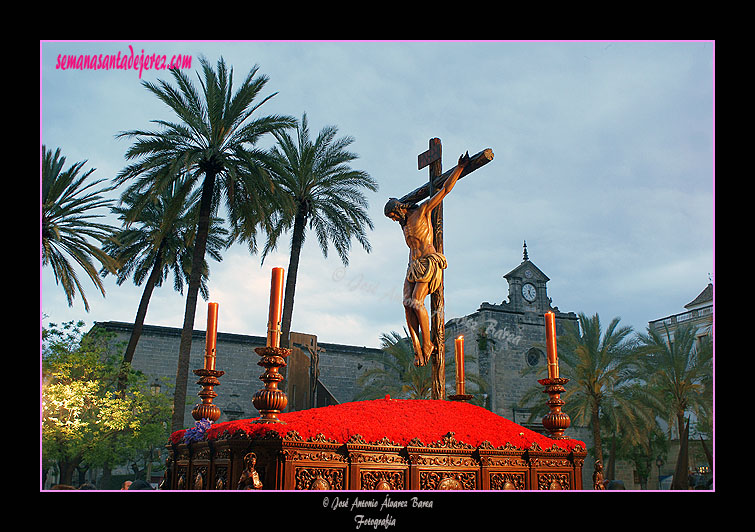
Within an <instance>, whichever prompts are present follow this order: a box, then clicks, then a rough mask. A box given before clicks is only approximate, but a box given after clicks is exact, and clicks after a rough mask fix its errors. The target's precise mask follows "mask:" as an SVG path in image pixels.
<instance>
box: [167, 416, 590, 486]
mask: <svg viewBox="0 0 755 532" xmlns="http://www.w3.org/2000/svg"><path fill="white" fill-rule="evenodd" d="M522 430H523V431H524V430H526V429H524V428H522ZM540 441H541V443H542V440H540ZM549 441H551V442H553V445H552V446H551V447H550V448H548V449H543V448H542V446H541V445H540V444H538V443H537V442H533V443H532V444H531V446H530V447H529V448H527V449H522V448H517V447H515V446H514V445H512V444H510V443H506V444H505V445H502V446H498V447H494V446H493V445H492V444H491V443H490V442H489V441H487V440H486V441H483V442H482V443H480V444H479V445H476V446H474V445H470V444H467V443H464V442H462V441H459V440H457V438H456V436H455V434H454V433H453V432H450V433H448V434H446V436H444V437H442V438H441V439H440V440H438V441H435V442H432V443H429V444H424V443H422V442H421V441H419V440H418V439H416V438H415V439H413V440H411V441H409V442H408V443H407V444H399V443H396V442H393V441H391V440H389V439H388V437H385V438H383V439H382V440H380V441H372V442H367V441H365V440H364V438H363V437H362V436H360V435H358V434H354V435H352V436H351V437H350V438H349V439H348V440H347V441H346V442H345V443H343V442H338V441H336V440H334V439H328V438H326V437H325V436H323V435H322V434H317V435H315V436H312V437H309V438H306V439H304V438H302V437H301V436H300V435H299V433H297V432H296V431H295V430H291V431H288V432H286V433H284V435H281V433H279V432H275V431H269V432H266V433H264V435H262V436H259V435H253V436H250V435H249V434H247V433H244V432H241V431H238V432H236V433H234V434H229V433H228V432H224V433H222V434H218V435H216V437H214V438H213V439H210V440H203V441H198V442H194V443H182V442H178V443H175V442H174V443H170V444H169V445H168V450H169V453H170V458H169V459H168V470H167V471H166V476H165V480H164V481H163V485H162V486H161V489H173V490H236V489H265V490H318V489H321V490H412V491H418V490H553V489H557V490H581V489H582V467H583V464H584V459H585V456H586V455H587V453H586V451H585V449H584V446H583V444H582V445H580V444H581V443H582V442H577V443H576V444H575V443H574V442H575V440H570V441H569V442H570V443H571V445H570V446H567V445H564V443H566V442H564V443H562V442H563V440H549ZM559 444H562V445H564V447H570V448H569V449H568V450H566V449H565V448H562V447H559ZM250 453H253V454H250Z"/></svg>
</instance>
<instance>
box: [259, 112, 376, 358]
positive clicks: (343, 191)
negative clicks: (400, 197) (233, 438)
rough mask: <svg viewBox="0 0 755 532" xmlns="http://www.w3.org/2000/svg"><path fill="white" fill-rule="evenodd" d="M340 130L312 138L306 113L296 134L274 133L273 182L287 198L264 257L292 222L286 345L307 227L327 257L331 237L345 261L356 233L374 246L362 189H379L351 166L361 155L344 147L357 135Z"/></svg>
mask: <svg viewBox="0 0 755 532" xmlns="http://www.w3.org/2000/svg"><path fill="white" fill-rule="evenodd" d="M337 133H338V129H337V128H336V127H335V126H327V127H325V128H323V129H322V130H321V131H320V133H319V135H318V136H317V138H316V139H315V141H314V142H312V141H311V140H310V136H309V127H308V125H307V115H306V113H305V114H304V115H303V116H302V120H301V123H300V124H297V137H296V139H293V138H292V137H291V136H290V135H289V134H288V133H287V132H284V131H280V132H276V133H275V137H276V139H277V140H278V144H277V146H275V147H273V148H272V150H271V153H272V156H273V159H274V161H275V164H274V173H275V182H276V184H277V185H278V186H279V187H280V188H281V189H282V190H283V193H284V195H286V196H287V197H288V201H287V204H286V205H285V206H284V207H283V208H281V209H280V210H278V211H277V212H276V215H275V218H274V220H273V221H272V224H271V230H270V231H268V240H267V244H266V245H265V249H264V251H263V254H262V260H263V261H264V260H265V256H266V255H267V253H268V252H270V251H271V250H273V249H275V248H276V246H277V244H278V239H279V238H280V236H281V235H282V234H283V233H285V232H286V231H288V230H289V229H292V228H293V231H292V235H291V253H290V258H289V264H288V276H287V279H286V288H285V296H284V302H283V316H282V320H281V321H282V323H281V338H282V341H283V342H285V344H284V345H288V335H289V332H290V331H291V318H292V316H293V310H294V294H295V291H296V278H297V275H298V272H299V257H300V255H301V249H302V245H303V244H304V239H305V237H306V230H307V227H308V226H309V229H311V230H313V231H314V232H315V235H316V237H317V241H318V243H319V244H320V249H321V250H322V253H323V255H324V256H325V257H327V256H328V243H329V242H332V244H333V247H335V249H336V251H337V252H338V255H339V257H340V258H341V261H342V262H343V264H344V266H347V265H348V263H349V255H348V254H349V250H350V248H351V239H352V237H354V238H356V239H357V241H358V242H359V243H360V244H361V245H362V247H363V248H364V249H365V250H366V251H367V252H368V253H369V252H370V251H371V246H370V243H369V241H368V240H367V236H366V234H365V227H369V228H370V229H372V228H373V225H372V220H370V217H369V216H368V214H367V200H366V198H365V197H364V194H363V193H362V189H367V190H370V191H373V192H375V191H377V188H378V186H377V183H376V182H375V180H373V179H372V178H371V177H370V176H369V174H367V173H366V172H362V171H359V170H353V169H352V168H351V167H350V166H349V163H350V162H351V161H353V160H355V159H357V157H358V156H357V155H355V154H353V153H350V152H348V151H346V148H347V147H348V146H349V145H350V144H351V143H352V142H354V139H353V138H352V137H343V138H340V139H337V138H336V135H337Z"/></svg>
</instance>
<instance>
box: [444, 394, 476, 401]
mask: <svg viewBox="0 0 755 532" xmlns="http://www.w3.org/2000/svg"><path fill="white" fill-rule="evenodd" d="M472 397H474V395H471V394H468V393H457V394H454V395H449V396H448V399H449V400H450V401H469V400H470V399H471V398H472Z"/></svg>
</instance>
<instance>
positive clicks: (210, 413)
mask: <svg viewBox="0 0 755 532" xmlns="http://www.w3.org/2000/svg"><path fill="white" fill-rule="evenodd" d="M224 374H225V371H219V370H215V369H204V368H202V369H195V370H194V375H197V376H199V377H201V378H200V379H199V380H198V381H197V384H199V385H201V386H202V389H201V390H200V392H199V393H198V394H197V395H198V396H199V397H201V398H202V402H201V403H199V404H197V405H196V406H194V409H193V410H192V411H191V416H192V417H193V418H194V419H195V420H197V421H199V420H200V419H209V420H210V421H212V422H213V423H214V422H215V421H217V420H218V419H220V414H221V412H220V408H218V406H217V405H215V404H213V403H212V400H213V399H215V398H216V397H217V396H218V394H217V392H215V390H214V387H215V386H219V385H220V381H219V380H218V377H222V376H223V375H224Z"/></svg>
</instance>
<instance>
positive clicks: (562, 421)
mask: <svg viewBox="0 0 755 532" xmlns="http://www.w3.org/2000/svg"><path fill="white" fill-rule="evenodd" d="M537 382H539V383H540V384H542V385H543V386H545V390H543V393H547V394H548V395H549V396H550V399H548V400H547V401H546V402H545V403H546V404H547V405H548V408H550V412H548V413H547V414H546V415H545V417H543V427H544V428H545V430H546V431H548V436H549V437H550V438H551V439H554V440H562V439H565V438H566V436H564V431H565V430H566V429H567V428H569V425H570V424H571V420H570V419H569V416H568V415H567V414H566V413H565V412H561V407H562V406H564V405H565V404H566V403H565V402H564V400H563V399H561V394H562V393H564V392H565V391H566V388H564V384H566V383H567V382H569V379H562V378H555V379H540V380H538V381H537Z"/></svg>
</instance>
